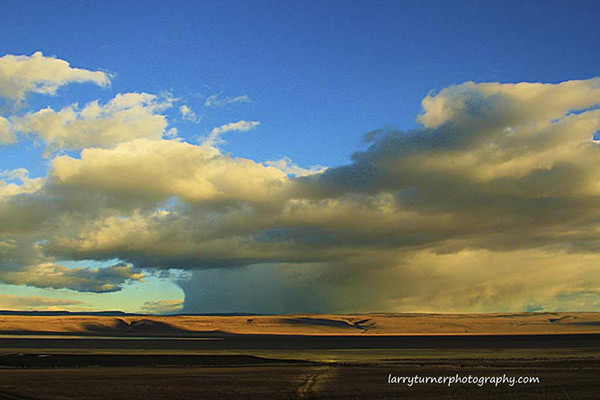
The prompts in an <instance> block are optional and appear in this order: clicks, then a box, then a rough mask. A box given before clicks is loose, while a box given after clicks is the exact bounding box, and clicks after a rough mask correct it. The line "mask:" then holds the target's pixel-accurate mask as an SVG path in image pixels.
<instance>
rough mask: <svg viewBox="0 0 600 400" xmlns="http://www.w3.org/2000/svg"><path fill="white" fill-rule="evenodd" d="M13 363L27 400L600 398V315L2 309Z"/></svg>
mask: <svg viewBox="0 0 600 400" xmlns="http://www.w3.org/2000/svg"><path fill="white" fill-rule="evenodd" d="M0 367H1V368H2V369H1V373H0V399H13V400H14V399H21V400H23V399H40V400H42V399H44V400H50V399H187V398H189V399H304V398H323V399H326V398H335V399H394V398H409V399H412V398H415V399H482V398H483V399H487V398H489V399H594V398H598V397H599V396H600V382H598V377H599V376H600V315H599V314H598V313H522V314H479V315H478V314H472V315H460V314H456V315H450V314H358V315H285V316H255V315H242V316H240V315H238V316H160V317H158V316H132V315H123V316H89V315H42V316H35V315H2V316H0ZM415 375H418V376H420V377H425V376H429V377H444V376H448V377H450V376H457V375H458V376H461V377H468V376H469V375H471V376H473V377H486V376H487V377H490V376H503V375H506V376H507V377H519V376H523V377H537V378H539V381H540V382H539V383H535V384H515V385H513V386H510V385H508V384H506V383H505V384H499V385H497V386H496V385H494V384H484V385H482V386H479V385H477V384H459V383H457V384H453V385H451V386H448V385H441V384H434V383H428V384H414V385H412V386H409V385H407V384H394V383H389V377H390V376H406V377H410V376H415Z"/></svg>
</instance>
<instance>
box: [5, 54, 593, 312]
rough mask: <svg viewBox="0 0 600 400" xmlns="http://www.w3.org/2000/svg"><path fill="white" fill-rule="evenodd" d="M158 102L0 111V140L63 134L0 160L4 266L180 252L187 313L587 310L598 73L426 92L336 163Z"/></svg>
mask: <svg viewBox="0 0 600 400" xmlns="http://www.w3.org/2000/svg"><path fill="white" fill-rule="evenodd" d="M36 57H38V56H36ZM61 65H63V64H61ZM63 66H64V65H63ZM0 67H1V64H0ZM78 76H79V75H78ZM82 76H83V75H82ZM85 76H87V75H85ZM90 76H91V77H93V78H94V79H96V80H93V79H92V81H93V82H94V83H97V84H103V83H102V82H104V81H99V80H97V79H98V78H97V77H98V76H99V75H90ZM90 79H91V78H90ZM61 82H62V81H61ZM5 85H6V84H5ZM21 86H22V87H25V86H23V85H21ZM34 87H35V86H34ZM20 90H21V89H20ZM23 90H33V89H22V91H23ZM10 93H13V92H10ZM15 93H16V92H15ZM19 93H20V92H19ZM23 93H25V92H23ZM0 94H1V92H0ZM4 96H5V98H7V99H9V100H11V99H16V100H19V99H20V98H21V97H23V95H21V94H19V95H18V96H17V95H11V96H12V97H11V96H8V95H4ZM125 99H129V100H131V101H130V102H128V103H127V104H124V103H123V102H124V100H125ZM171 105H172V104H170V102H169V101H166V103H165V102H163V101H161V100H160V99H159V98H157V97H154V96H151V95H141V94H134V93H130V94H120V95H117V96H116V97H115V98H114V99H113V100H111V101H110V102H108V103H106V104H105V105H101V104H100V103H96V102H95V103H91V104H89V105H87V106H85V107H84V108H83V109H79V108H77V107H75V106H71V107H68V108H66V109H63V110H60V111H53V110H51V109H46V110H41V111H37V112H32V113H27V115H4V119H5V120H6V121H7V122H6V123H4V125H0V129H4V130H6V132H8V133H6V132H4V133H2V132H3V131H0V140H1V138H2V137H5V138H9V139H10V140H11V141H14V140H18V141H27V140H30V137H36V138H38V139H41V140H42V141H43V142H44V143H45V145H46V146H49V147H50V148H52V149H56V148H68V149H71V150H73V149H76V150H78V151H77V152H76V154H69V155H53V154H52V152H51V153H50V155H49V157H51V160H50V163H49V169H48V173H47V175H46V176H45V177H41V178H35V179H31V178H29V175H28V173H27V171H25V170H21V169H19V170H14V171H5V172H3V175H2V176H4V178H1V179H3V181H2V182H0V268H1V272H0V280H1V281H3V282H5V283H12V284H21V285H31V286H37V287H63V288H70V289H72V290H78V291H96V292H103V291H113V290H118V288H120V287H121V286H122V285H123V284H126V282H130V281H140V280H142V277H143V271H153V270H163V269H172V268H175V269H182V270H189V271H191V278H189V279H186V280H183V281H181V282H180V285H181V287H182V288H183V289H184V291H185V303H184V306H183V311H184V312H238V311H239V312H243V311H245V312H264V313H270V312H348V311H510V310H546V309H553V310H557V309H566V308H570V309H574V308H575V309H599V308H600V303H599V298H598V293H600V274H598V268H599V265H600V264H599V262H600V256H598V255H597V253H598V252H597V250H598V248H599V247H600V241H599V240H598V239H599V235H598V232H600V212H599V211H600V209H599V208H598V199H599V197H600V167H599V161H600V147H599V144H598V143H597V142H596V141H595V140H594V135H595V134H596V132H597V131H598V130H600V110H599V109H598V106H599V105H600V79H598V78H595V79H590V80H581V81H566V82H563V83H559V84H541V83H516V84H503V83H481V84H478V83H473V82H467V83H464V84H461V85H457V86H452V87H449V88H445V89H443V90H441V91H439V92H437V93H430V94H429V95H427V96H426V97H425V99H424V100H423V102H422V106H423V113H422V114H421V115H419V116H416V118H417V121H418V124H419V127H418V128H416V129H414V130H411V131H396V130H393V129H389V128H386V129H381V130H377V131H374V132H372V133H371V134H369V135H368V137H366V139H367V140H368V141H369V143H370V144H369V147H368V148H367V149H366V150H364V151H361V152H358V153H356V154H354V155H353V156H352V162H351V163H349V164H348V165H344V166H340V167H333V168H325V167H320V166H319V167H313V168H300V167H298V166H295V165H294V164H293V162H292V161H291V160H289V159H287V158H285V159H282V160H279V161H271V160H263V161H260V160H251V159H246V158H241V157H235V156H233V155H230V154H227V153H225V152H223V151H222V150H221V149H220V148H219V147H218V146H217V145H216V144H215V143H212V142H209V143H202V144H192V143H188V142H186V141H184V140H182V139H181V138H177V137H172V135H168V134H167V130H168V129H169V126H168V124H167V120H166V119H165V118H164V116H163V115H162V114H161V113H162V112H163V111H164V110H165V109H166V108H168V107H171ZM130 113H132V115H131V116H130V115H129V114H130ZM40 118H52V120H55V121H56V122H55V123H53V124H43V123H36V121H37V120H38V119H40ZM0 122H2V121H0ZM88 122H89V125H88ZM240 122H241V121H240ZM382 122H385V121H382ZM230 125H231V124H230ZM230 125H225V126H230ZM255 125H258V123H256V124H255ZM2 126H5V127H4V128H2ZM19 127H20V128H19ZM50 127H53V128H52V129H51V128H50ZM253 127H254V126H253ZM215 129H221V130H222V132H220V133H224V131H223V129H224V128H222V127H221V128H215ZM5 141H8V140H7V139H5ZM292 167H293V168H292ZM113 259H117V260H119V264H118V265H115V266H112V267H106V268H100V269H82V270H74V269H68V268H67V269H62V268H59V267H58V266H59V265H60V262H61V261H69V260H79V261H83V260H113ZM163 305H164V304H162V303H161V304H159V303H148V310H151V309H152V310H154V309H155V308H157V307H159V308H160V307H162V306H163ZM170 305H171V304H170V303H169V304H167V306H170ZM179 306H180V304H177V309H179Z"/></svg>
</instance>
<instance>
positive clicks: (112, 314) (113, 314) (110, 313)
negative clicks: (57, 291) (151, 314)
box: [0, 310, 146, 317]
mask: <svg viewBox="0 0 600 400" xmlns="http://www.w3.org/2000/svg"><path fill="white" fill-rule="evenodd" d="M0 315H36V316H54V317H58V316H61V315H89V316H96V317H98V316H105V317H125V316H131V317H142V316H144V315H146V314H135V313H126V312H123V311H89V312H71V311H13V310H0Z"/></svg>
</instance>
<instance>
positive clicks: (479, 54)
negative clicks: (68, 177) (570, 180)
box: [0, 1, 600, 166]
mask: <svg viewBox="0 0 600 400" xmlns="http://www.w3.org/2000/svg"><path fill="white" fill-rule="evenodd" d="M599 17H600V7H598V6H597V4H594V2H589V1H587V2H586V1H543V2H536V1H529V2H521V1H495V2H492V1H457V2H448V1H376V2H360V1H357V2H351V1H328V2H299V1H283V2H281V1H272V2H264V1H257V2H240V1H223V2H197V1H190V2H186V1H176V2H164V1H148V2H144V3H143V5H142V4H141V3H137V2H132V1H106V2H101V3H100V2H87V1H81V2H79V1H78V2H75V1H70V2H58V3H57V2H53V3H49V2H44V1H42V2H32V1H26V2H17V1H8V2H5V4H4V6H3V12H2V16H0V22H1V25H2V28H1V29H0V44H1V45H0V52H1V53H8V54H32V53H33V52H34V51H43V52H44V54H46V55H54V56H56V57H59V58H62V59H65V60H68V61H69V62H70V63H71V64H72V65H74V66H82V67H83V66H85V67H88V68H90V69H102V70H105V71H109V72H112V73H115V74H116V76H115V78H114V79H113V83H112V86H111V89H110V90H105V91H102V90H100V89H96V88H93V89H92V88H90V87H65V88H63V89H61V91H62V93H63V96H61V97H60V98H56V99H51V100H55V101H56V102H64V101H68V100H67V99H69V100H70V99H71V98H72V97H75V96H77V97H78V98H79V99H85V98H89V99H90V100H92V99H95V98H98V97H100V98H102V97H105V98H108V97H110V96H111V95H112V94H113V93H114V92H128V91H146V92H150V93H160V92H162V91H171V92H172V93H173V94H174V95H175V96H176V97H181V98H184V99H185V101H186V103H188V104H189V105H190V107H191V108H192V109H194V110H197V112H202V114H203V115H204V117H205V119H204V121H203V123H202V124H200V125H199V126H197V125H194V124H182V125H180V126H179V127H178V128H179V129H180V131H181V134H182V136H187V137H194V136H197V135H198V132H201V133H205V132H206V131H209V130H210V129H212V127H213V126H218V125H220V124H223V123H226V122H229V121H230V120H231V118H243V119H256V120H259V121H261V123H262V125H261V127H260V130H257V131H255V132H253V133H251V134H247V135H243V134H242V135H231V136H230V137H229V138H228V140H227V141H228V145H227V150H228V151H231V152H232V153H234V154H236V155H240V156H246V157H250V158H255V159H259V160H265V159H275V158H280V157H281V156H288V157H291V158H292V159H293V160H294V161H296V162H297V163H299V164H300V165H303V166H307V165H312V164H323V165H340V164H343V163H345V162H347V161H348V159H349V156H350V155H351V154H352V153H353V152H354V151H356V150H357V149H359V148H360V147H361V145H362V143H361V138H362V135H364V134H365V133H367V132H369V131H371V130H373V129H377V128H380V127H381V126H384V125H394V126H396V127H399V128H403V129H407V128H411V127H413V126H414V120H415V116H416V115H417V114H418V113H419V112H420V110H421V108H420V101H421V99H422V98H423V97H424V96H425V95H426V94H427V93H428V92H429V91H431V90H439V89H442V88H444V87H446V86H449V85H451V84H457V83H462V82H465V81H469V80H473V81H476V82H487V81H501V82H520V81H534V82H535V81H542V82H559V81H562V80H564V79H566V78H568V79H585V78H590V77H593V76H595V75H596V74H597V65H598V64H599V63H600V49H599V48H598V46H597V37H598V36H599V35H600V26H599V24H598V23H597V21H598V18H599ZM71 93H73V94H72V95H71ZM215 93H222V96H224V97H225V96H229V97H235V96H238V95H243V94H247V95H248V96H249V97H250V98H251V99H252V102H251V103H249V104H237V105H236V106H235V107H226V108H225V109H223V108H220V109H219V110H205V111H203V110H202V104H203V101H204V99H205V98H206V97H207V96H210V95H212V94H215ZM43 102H44V104H47V102H48V99H47V98H44V99H43ZM80 102H83V100H80ZM3 158H4V157H3ZM9 158H13V159H20V158H21V155H19V154H16V155H13V157H9ZM5 162H7V161H4V162H3V164H4V163H5Z"/></svg>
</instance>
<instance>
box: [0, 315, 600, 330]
mask: <svg viewBox="0 0 600 400" xmlns="http://www.w3.org/2000/svg"><path fill="white" fill-rule="evenodd" d="M0 333H4V334H19V333H31V334H35V333H60V334H89V335H140V336H190V335H203V334H210V333H231V334H278V335H288V334H289V335H482V334H484V335H487V334H490V335H492V334H493V335H498V334H500V335H502V334H511V335H515V334H565V333H600V313H593V312H580V313H519V314H354V315H284V316H119V317H112V316H73V315H66V316H29V315H28V316H22V315H8V316H7V315H3V316H0Z"/></svg>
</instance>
